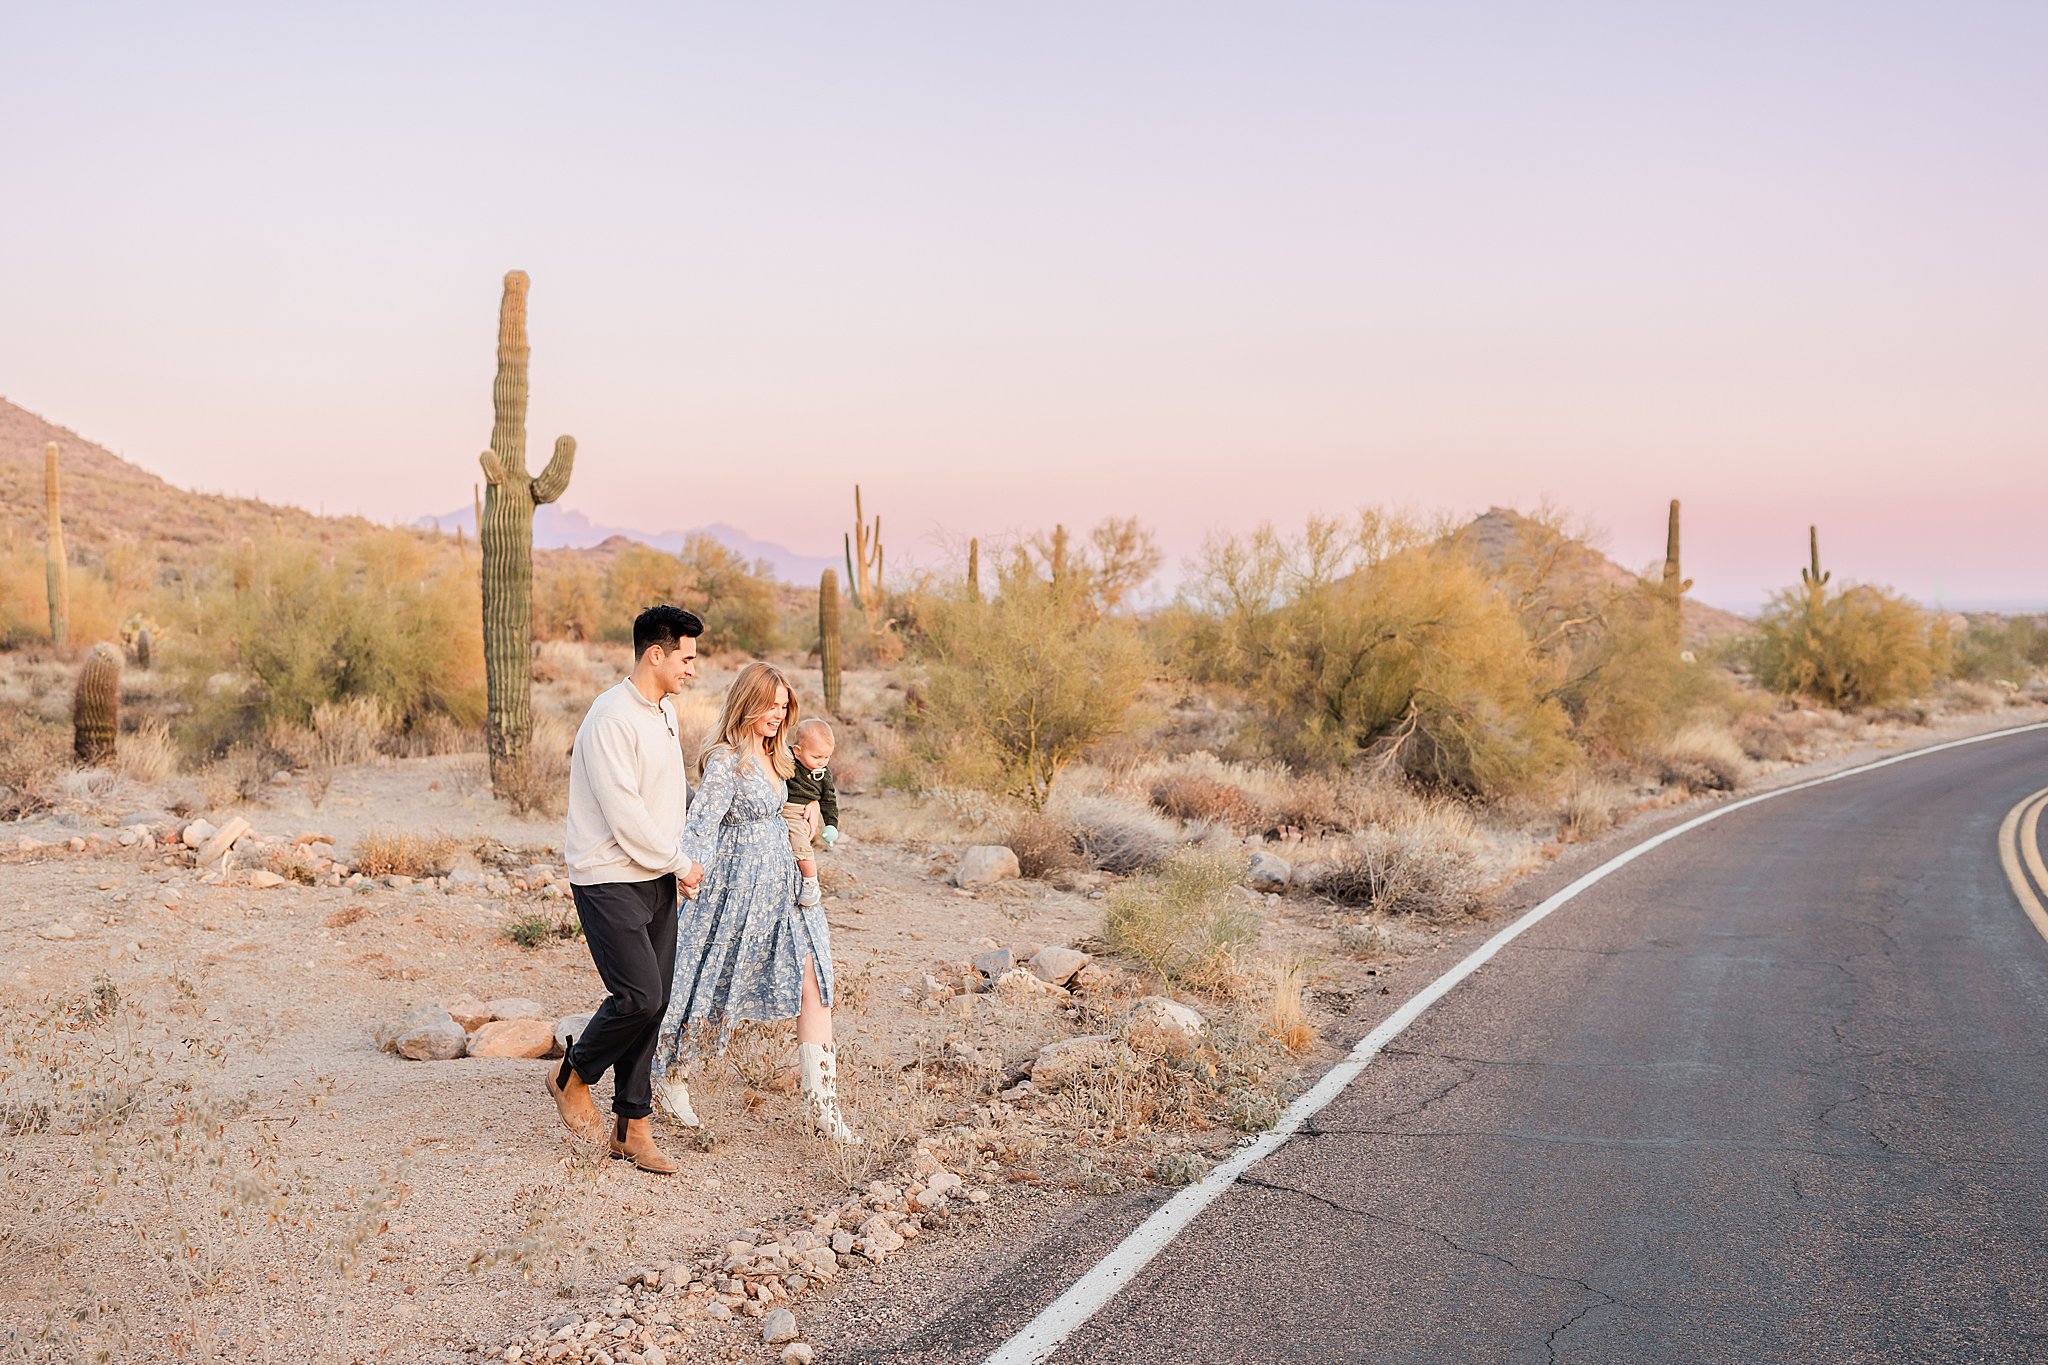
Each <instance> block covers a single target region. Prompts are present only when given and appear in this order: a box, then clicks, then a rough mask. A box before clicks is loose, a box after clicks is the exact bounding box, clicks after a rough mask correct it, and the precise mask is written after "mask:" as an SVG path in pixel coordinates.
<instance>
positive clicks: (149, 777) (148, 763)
mask: <svg viewBox="0 0 2048 1365" xmlns="http://www.w3.org/2000/svg"><path fill="white" fill-rule="evenodd" d="M114 767H115V768H116V770H118V771H119V772H120V774H121V776H123V777H125V778H128V779H129V780H130V781H133V782H141V783H145V784H154V783H157V782H162V781H163V780H165V779H166V778H169V777H172V776H175V775H176V773H177V771H178V746H177V745H176V744H175V743H173V742H172V740H171V732H170V727H168V726H166V725H165V724H164V723H163V722H162V721H160V720H145V721H143V722H142V723H141V724H140V725H138V726H136V727H135V729H134V730H133V731H131V732H130V733H128V734H125V735H123V736H121V743H120V747H119V748H117V749H116V750H115V751H114Z"/></svg>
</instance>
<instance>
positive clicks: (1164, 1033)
mask: <svg viewBox="0 0 2048 1365" xmlns="http://www.w3.org/2000/svg"><path fill="white" fill-rule="evenodd" d="M1208 1036H1209V1022H1208V1020H1206V1019H1204V1018H1202V1013H1201V1011H1200V1010H1197V1009H1196V1008H1195V1007H1194V1006H1192V1005H1183V1004H1181V1003H1180V1002H1179V1001H1178V1000H1169V999H1167V998H1166V997H1165V996H1163V995H1148V996H1146V997H1145V998H1144V999H1143V1000H1140V1001H1139V1002H1138V1003H1137V1005H1136V1006H1135V1007H1134V1008H1133V1009H1132V1010H1131V1015H1130V1018H1128V1019H1126V1020H1125V1021H1124V1041H1125V1042H1127V1043H1129V1044H1130V1045H1131V1049H1132V1051H1134V1052H1142V1053H1144V1054H1146V1055H1148V1056H1152V1057H1183V1056H1186V1055H1187V1054H1188V1053H1189V1052H1191V1051H1193V1050H1194V1049H1195V1048H1198V1047H1200V1046H1201V1045H1202V1042H1203V1040H1204V1039H1206V1038H1207V1037H1208Z"/></svg>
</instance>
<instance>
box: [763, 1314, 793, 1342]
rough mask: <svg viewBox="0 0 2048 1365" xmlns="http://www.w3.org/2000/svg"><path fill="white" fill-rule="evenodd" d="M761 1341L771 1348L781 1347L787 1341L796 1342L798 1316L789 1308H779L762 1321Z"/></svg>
mask: <svg viewBox="0 0 2048 1365" xmlns="http://www.w3.org/2000/svg"><path fill="white" fill-rule="evenodd" d="M761 1340H763V1341H765V1342H767V1343H768V1344H769V1345H770V1346H780V1345H781V1344H782V1343H783V1342H785V1341H795V1340H796V1314H794V1313H792V1312H790V1311H789V1310H788V1309H787V1308H778V1309H776V1310H775V1311H774V1312H772V1313H770V1314H769V1315H768V1316H767V1317H765V1318H762V1319H761Z"/></svg>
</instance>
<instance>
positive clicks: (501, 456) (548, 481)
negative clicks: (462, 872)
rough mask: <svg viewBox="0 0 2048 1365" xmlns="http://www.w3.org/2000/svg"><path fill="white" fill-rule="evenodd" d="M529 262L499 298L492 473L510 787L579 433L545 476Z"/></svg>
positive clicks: (502, 722) (491, 533)
mask: <svg viewBox="0 0 2048 1365" xmlns="http://www.w3.org/2000/svg"><path fill="white" fill-rule="evenodd" d="M526 288H527V279H526V272H525V271H523V270H514V271H511V272H509V273H508V274H507V275H506V276H505V292H504V296H503V299H502V300H501V301H500V303H499V307H498V376H497V379H496V381H495V382H494V383H493V385H492V387H491V408H492V417H493V420H492V424H491V448H490V449H489V450H486V451H485V452H484V453H483V454H482V456H480V457H479V459H480V461H481V463H482V464H483V468H484V479H485V481H486V482H487V483H488V484H489V488H488V490H487V491H486V492H485V494H484V503H483V520H482V522H481V523H480V524H479V526H478V528H477V542H478V545H479V547H480V549H481V550H482V556H483V568H482V573H483V614H484V689H485V693H486V697H487V710H486V715H485V738H486V743H487V745H488V747H489V751H490V761H491V783H492V785H493V786H494V787H495V788H496V789H497V790H498V791H500V792H503V791H504V790H505V788H506V783H507V781H508V779H509V778H510V776H511V774H513V773H514V772H515V771H516V770H517V769H518V768H519V766H520V765H521V764H522V763H524V762H525V759H526V750H527V745H528V743H529V742H530V741H531V739H532V737H533V513H534V509H535V508H536V507H538V506H539V505H540V504H542V503H547V502H553V501H554V500H555V499H556V498H559V497H561V496H562V494H563V492H564V491H565V490H566V489H567V488H568V487H569V472H570V470H571V469H573V468H574V467H575V464H576V439H575V438H574V437H573V436H562V437H558V438H557V439H556V441H555V453H554V457H553V458H552V459H550V460H549V461H548V465H547V468H546V469H543V470H542V471H541V472H540V475H539V477H538V478H536V477H534V476H533V475H531V474H529V473H527V470H526V362H527V356H528V354H529V352H528V350H527V346H526Z"/></svg>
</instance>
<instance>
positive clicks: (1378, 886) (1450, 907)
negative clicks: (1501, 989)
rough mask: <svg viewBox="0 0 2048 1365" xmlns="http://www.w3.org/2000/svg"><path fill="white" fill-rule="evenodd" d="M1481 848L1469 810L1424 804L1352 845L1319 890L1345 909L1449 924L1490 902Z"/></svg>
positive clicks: (1330, 869)
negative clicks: (1482, 870)
mask: <svg viewBox="0 0 2048 1365" xmlns="http://www.w3.org/2000/svg"><path fill="white" fill-rule="evenodd" d="M1480 855H1481V848H1480V845H1479V840H1478V838H1477V830H1476V828H1475V825H1474V823H1473V819H1472V815H1471V812H1470V811H1468V810H1466V809H1465V808H1464V807H1462V806H1454V805H1449V804H1436V805H1423V806H1418V807H1417V809H1416V810H1415V811H1413V812H1411V813H1410V814H1408V815H1406V816H1404V817H1402V818H1400V819H1398V820H1395V821H1393V822H1391V823H1389V824H1385V825H1380V826H1376V827H1374V828H1372V829H1369V830H1367V831H1365V832H1364V833H1363V834H1360V835H1358V836H1357V837H1356V838H1354V839H1353V840H1352V843H1351V846H1350V848H1349V850H1348V851H1347V852H1346V853H1344V854H1343V855H1341V856H1339V857H1338V858H1337V859H1336V860H1334V861H1333V862H1332V863H1331V864H1330V865H1329V867H1328V869H1327V870H1326V871H1325V872H1324V874H1323V876H1322V877H1321V878H1320V879H1319V880H1318V881H1317V883H1316V887H1315V889H1316V890H1317V891H1318V892H1319V893H1321V894H1322V895H1324V896H1327V897H1328V898H1329V899H1331V900H1333V901H1336V902H1338V903H1339V904H1341V905H1359V906H1364V907H1366V908H1368V909H1370V910H1373V911H1376V912H1378V913H1381V914H1387V915H1420V916H1423V917H1424V918H1426V919H1451V918H1455V917H1457V916H1460V915H1468V914H1473V913H1476V912H1477V911H1478V910H1480V909H1481V908H1482V907H1483V906H1484V904H1485V882H1484V874H1483V873H1482V872H1481V870H1480Z"/></svg>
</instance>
